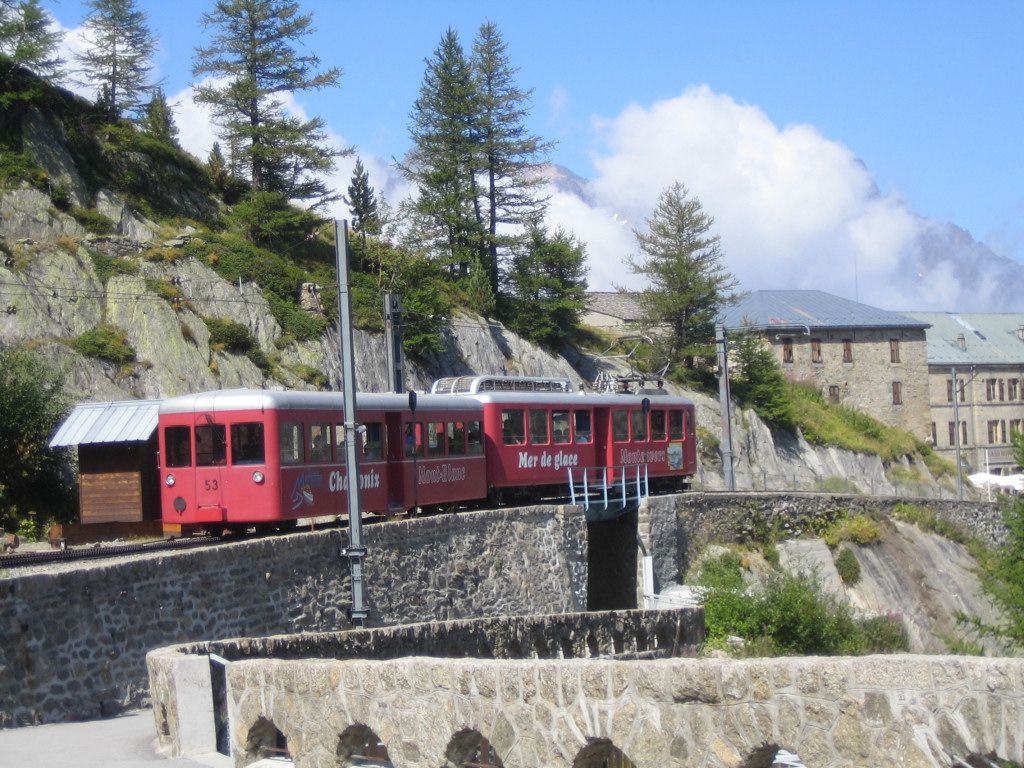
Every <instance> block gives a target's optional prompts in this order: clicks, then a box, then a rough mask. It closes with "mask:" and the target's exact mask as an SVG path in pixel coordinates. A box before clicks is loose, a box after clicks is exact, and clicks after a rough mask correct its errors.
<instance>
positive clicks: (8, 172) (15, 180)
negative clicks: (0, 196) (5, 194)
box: [0, 149, 47, 192]
mask: <svg viewBox="0 0 1024 768" xmlns="http://www.w3.org/2000/svg"><path fill="white" fill-rule="evenodd" d="M22 181H24V182H28V184H30V185H31V186H33V187H35V188H36V189H38V190H41V191H43V192H45V191H46V181H47V176H46V171H44V170H43V168H42V167H41V166H40V165H39V164H38V163H37V162H36V161H35V159H34V158H33V157H32V156H31V155H30V154H29V153H28V152H11V151H9V150H4V149H0V188H4V189H10V188H12V187H15V186H17V185H18V184H19V183H20V182H22Z"/></svg>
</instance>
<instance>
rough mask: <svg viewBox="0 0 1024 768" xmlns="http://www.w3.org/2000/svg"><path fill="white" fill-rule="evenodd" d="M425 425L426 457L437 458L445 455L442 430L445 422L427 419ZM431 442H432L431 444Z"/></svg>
mask: <svg viewBox="0 0 1024 768" xmlns="http://www.w3.org/2000/svg"><path fill="white" fill-rule="evenodd" d="M426 425H427V458H428V459H437V458H440V457H442V456H444V455H445V440H444V431H445V423H444V422H443V421H434V420H431V421H428V422H426ZM431 442H433V443H434V444H433V445H431Z"/></svg>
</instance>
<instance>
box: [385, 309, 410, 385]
mask: <svg viewBox="0 0 1024 768" xmlns="http://www.w3.org/2000/svg"><path fill="white" fill-rule="evenodd" d="M384 351H385V352H386V353H387V359H388V390H389V391H391V392H398V393H399V394H401V393H402V392H405V354H404V353H403V351H402V297H401V296H399V295H398V294H397V293H385V294H384Z"/></svg>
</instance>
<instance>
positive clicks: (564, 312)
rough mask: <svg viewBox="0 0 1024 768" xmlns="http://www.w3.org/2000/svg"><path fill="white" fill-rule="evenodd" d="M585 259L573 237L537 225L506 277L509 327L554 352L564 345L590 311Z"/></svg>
mask: <svg viewBox="0 0 1024 768" xmlns="http://www.w3.org/2000/svg"><path fill="white" fill-rule="evenodd" d="M586 258H587V256H586V249H585V248H584V246H583V244H582V243H581V242H580V241H579V240H578V239H576V238H575V237H574V236H573V235H571V234H569V233H567V232H565V231H563V230H561V229H559V230H557V231H556V232H555V233H554V234H553V235H549V234H548V233H547V232H546V231H545V230H544V229H543V228H542V227H541V226H540V225H537V224H535V225H533V226H532V227H531V228H530V230H529V231H528V233H527V241H526V244H525V247H523V248H522V249H521V250H520V251H519V252H518V253H517V254H516V255H515V256H513V258H512V265H511V268H510V269H509V273H508V287H509V297H508V299H507V303H508V304H510V305H511V306H510V310H511V311H510V312H508V315H509V320H508V324H509V326H510V327H511V328H512V329H513V330H514V331H516V332H517V333H519V334H521V335H522V336H524V337H526V338H527V339H531V340H532V341H536V342H539V343H541V344H543V345H545V346H547V347H549V348H551V349H559V348H561V347H562V346H564V345H565V344H566V343H567V342H568V341H569V340H570V339H571V338H572V334H573V331H575V330H576V328H578V327H579V324H580V317H581V316H582V314H583V312H584V310H585V309H586V293H587V267H586Z"/></svg>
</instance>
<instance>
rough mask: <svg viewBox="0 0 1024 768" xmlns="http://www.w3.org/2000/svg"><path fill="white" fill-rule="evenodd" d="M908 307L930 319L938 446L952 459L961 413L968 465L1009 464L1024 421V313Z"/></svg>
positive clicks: (1006, 469)
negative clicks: (1013, 439) (1013, 440)
mask: <svg viewBox="0 0 1024 768" xmlns="http://www.w3.org/2000/svg"><path fill="white" fill-rule="evenodd" d="M905 314H906V316H907V317H908V318H911V319H913V320H916V321H919V322H922V323H927V324H928V325H929V326H930V327H929V328H928V329H927V330H926V331H925V334H926V336H927V340H928V388H929V392H930V394H929V402H930V404H931V439H932V444H933V445H934V446H935V449H936V450H937V451H938V452H939V453H941V454H942V455H943V456H945V457H946V458H948V459H950V460H951V461H954V462H955V460H956V421H957V420H959V422H960V449H961V458H962V460H963V463H964V464H965V465H966V466H967V467H968V468H969V469H970V470H971V471H972V472H983V471H985V470H986V467H988V468H989V469H990V471H992V472H994V473H997V474H999V473H1010V472H1012V471H1014V470H1015V468H1016V467H1017V464H1016V462H1015V461H1014V458H1013V448H1012V446H1011V445H1010V439H1011V435H1012V434H1013V433H1014V432H1019V431H1021V429H1022V425H1024V313H1020V312H1015V313H970V314H967V313H962V314H957V313H953V312H908V313H905ZM954 371H955V372H956V377H957V384H956V391H958V393H959V396H958V398H957V403H956V409H955V410H956V412H957V413H956V416H954V403H953V393H954V384H953V372H954ZM957 417H958V418H957Z"/></svg>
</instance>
